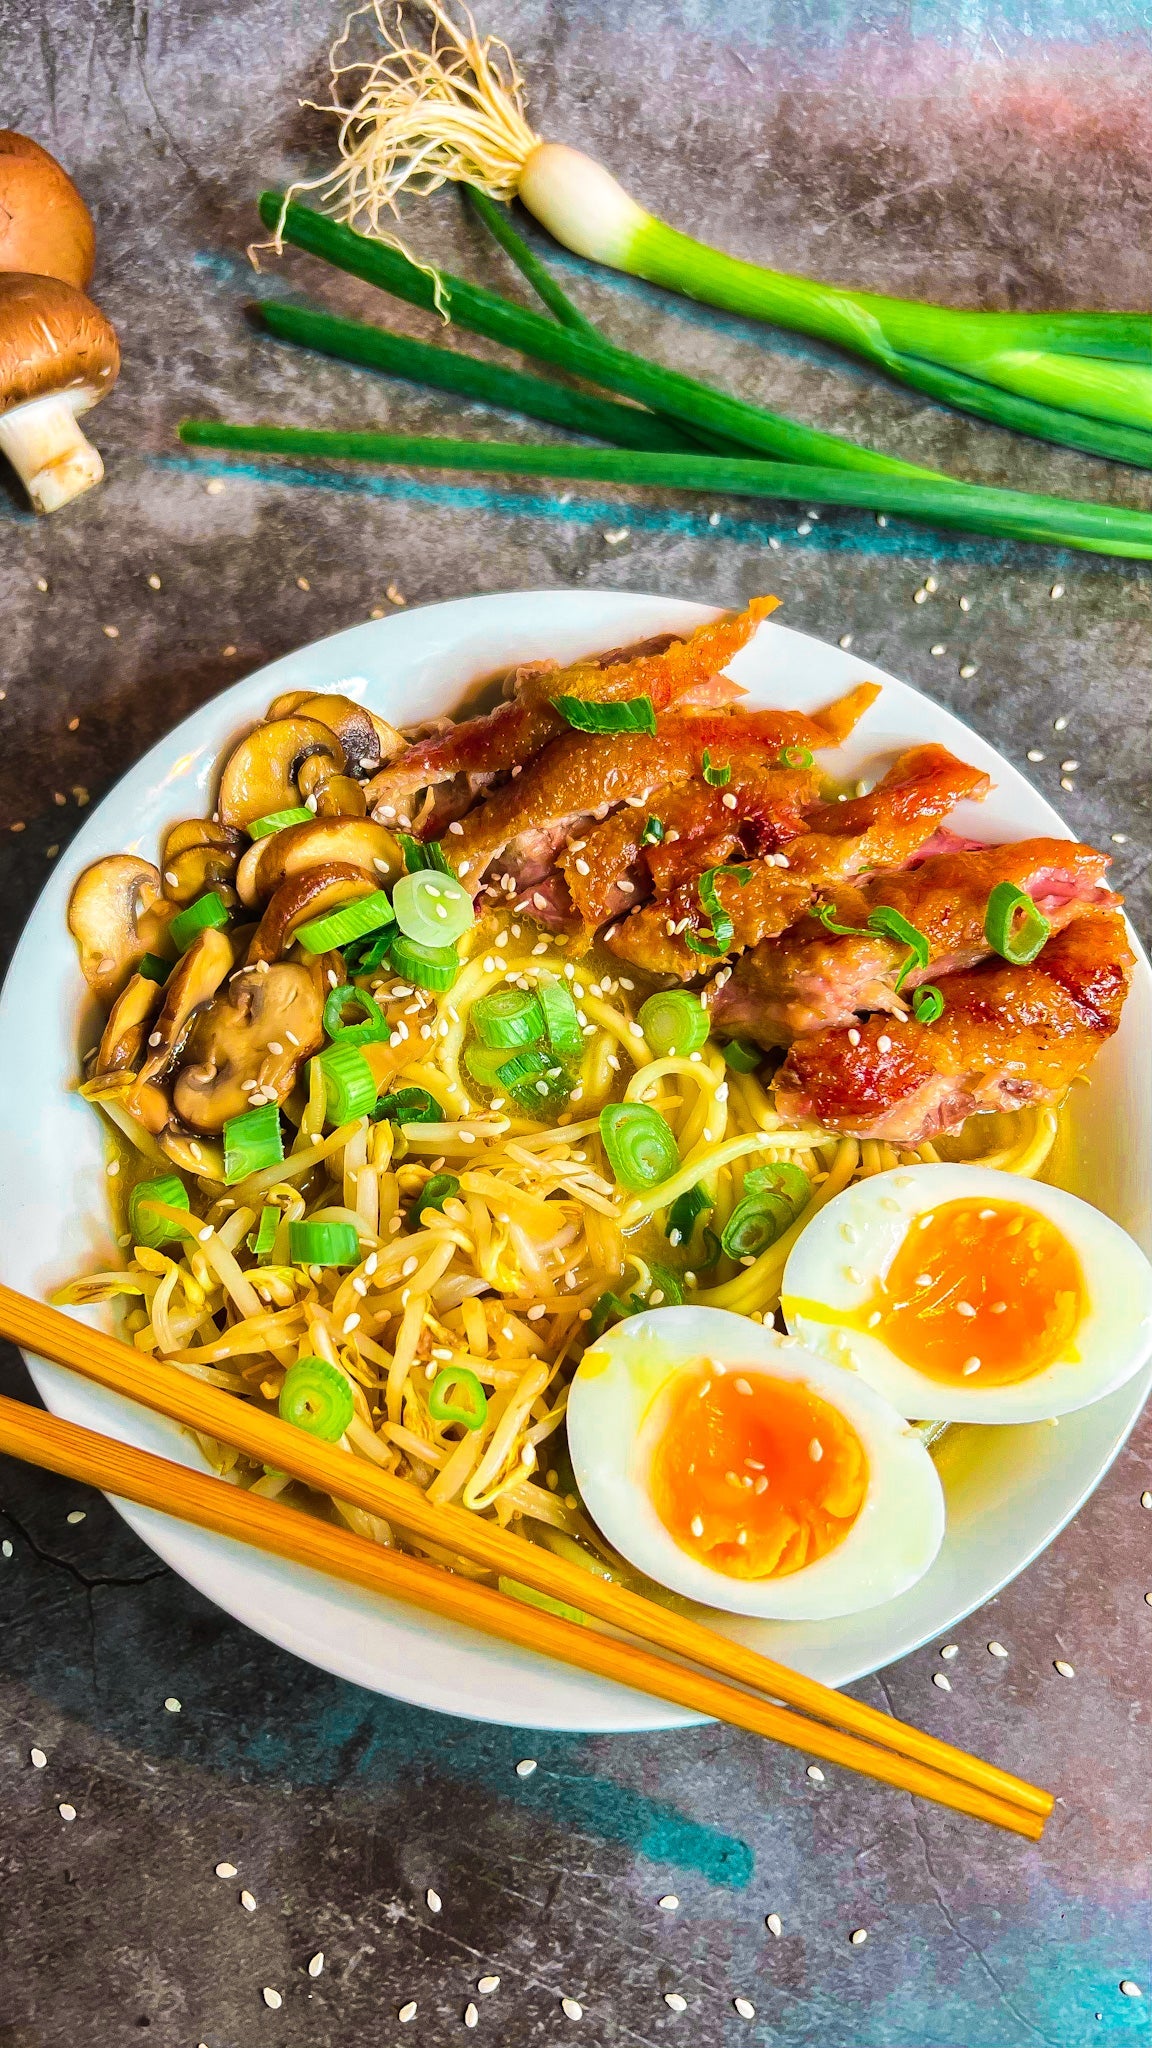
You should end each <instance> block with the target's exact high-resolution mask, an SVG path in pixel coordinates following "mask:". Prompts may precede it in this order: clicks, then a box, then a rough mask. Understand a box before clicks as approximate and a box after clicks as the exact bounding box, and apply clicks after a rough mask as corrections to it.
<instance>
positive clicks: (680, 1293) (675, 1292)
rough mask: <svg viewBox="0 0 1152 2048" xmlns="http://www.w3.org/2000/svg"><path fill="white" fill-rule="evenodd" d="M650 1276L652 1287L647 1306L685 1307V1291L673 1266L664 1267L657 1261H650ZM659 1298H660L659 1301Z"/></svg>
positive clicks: (649, 1290)
mask: <svg viewBox="0 0 1152 2048" xmlns="http://www.w3.org/2000/svg"><path fill="white" fill-rule="evenodd" d="M648 1275H649V1280H650V1285H649V1288H648V1302H647V1305H648V1307H649V1308H682V1307H683V1305H684V1289H683V1288H682V1287H681V1285H680V1282H679V1280H678V1279H677V1277H676V1275H675V1273H674V1272H673V1271H672V1268H671V1266H662V1265H660V1263H659V1262H658V1261H657V1260H649V1263H648ZM657 1296H659V1300H657Z"/></svg>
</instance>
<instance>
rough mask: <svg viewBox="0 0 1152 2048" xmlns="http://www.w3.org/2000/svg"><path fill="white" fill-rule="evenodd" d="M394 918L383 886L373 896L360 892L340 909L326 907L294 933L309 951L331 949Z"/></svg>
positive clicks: (375, 890) (377, 929)
mask: <svg viewBox="0 0 1152 2048" xmlns="http://www.w3.org/2000/svg"><path fill="white" fill-rule="evenodd" d="M393 922H394V919H393V916H392V905H391V904H390V903H389V901H388V898H387V896H386V895H385V894H384V891H383V889H374V890H373V891H372V894H371V895H370V896H359V897H357V899H356V901H355V902H354V903H342V904H341V905H340V907H339V909H338V910H329V911H326V912H325V914H324V916H323V917H313V918H310V919H309V921H308V923H307V924H301V925H297V927H296V931H295V933H294V934H293V936H294V937H295V938H297V939H299V941H300V944H301V945H302V946H303V948H304V951H305V952H306V953H330V952H333V951H334V950H335V948H336V947H337V946H346V945H348V943H349V941H350V940H352V939H362V938H364V937H365V935H366V934H367V933H368V932H378V931H380V930H382V929H383V927H384V926H385V925H388V924H392V923H393Z"/></svg>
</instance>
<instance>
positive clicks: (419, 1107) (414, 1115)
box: [372, 1088, 448, 1128]
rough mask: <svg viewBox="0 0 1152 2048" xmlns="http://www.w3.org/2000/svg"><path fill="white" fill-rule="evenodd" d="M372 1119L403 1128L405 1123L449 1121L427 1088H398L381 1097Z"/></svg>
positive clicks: (439, 1122) (441, 1122)
mask: <svg viewBox="0 0 1152 2048" xmlns="http://www.w3.org/2000/svg"><path fill="white" fill-rule="evenodd" d="M372 1121H373V1122H374V1123H389V1124H399V1125H400V1126H401V1128H403V1126H404V1125H405V1124H443V1123H447V1121H448V1116H447V1112H446V1111H445V1110H443V1109H441V1107H440V1104H439V1103H438V1102H437V1100H436V1098H435V1096H433V1095H429V1093H428V1090H427V1089H426V1088H396V1089H394V1090H393V1092H392V1094H391V1095H382V1096H381V1097H380V1100H379V1102H378V1103H377V1104H376V1114H375V1116H374V1117H373V1119H372Z"/></svg>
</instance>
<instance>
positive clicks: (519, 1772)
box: [516, 1756, 536, 1778]
mask: <svg viewBox="0 0 1152 2048" xmlns="http://www.w3.org/2000/svg"><path fill="white" fill-rule="evenodd" d="M535 1769H536V1759H535V1757H534V1756H522V1757H521V1759H520V1761H519V1763H518V1764H517V1766H516V1776H517V1777H518V1778H530V1777H531V1776H532V1773H533V1771H534V1770H535Z"/></svg>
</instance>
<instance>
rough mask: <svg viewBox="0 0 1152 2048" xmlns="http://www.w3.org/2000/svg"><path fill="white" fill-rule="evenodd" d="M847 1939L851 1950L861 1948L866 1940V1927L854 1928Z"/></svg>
mask: <svg viewBox="0 0 1152 2048" xmlns="http://www.w3.org/2000/svg"><path fill="white" fill-rule="evenodd" d="M848 1939H849V1941H850V1942H851V1943H852V1946H853V1948H863V1946H864V1943H865V1942H866V1941H867V1939H868V1929H867V1928H866V1927H854V1928H853V1929H852V1932H851V1934H850V1935H849V1936H848Z"/></svg>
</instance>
